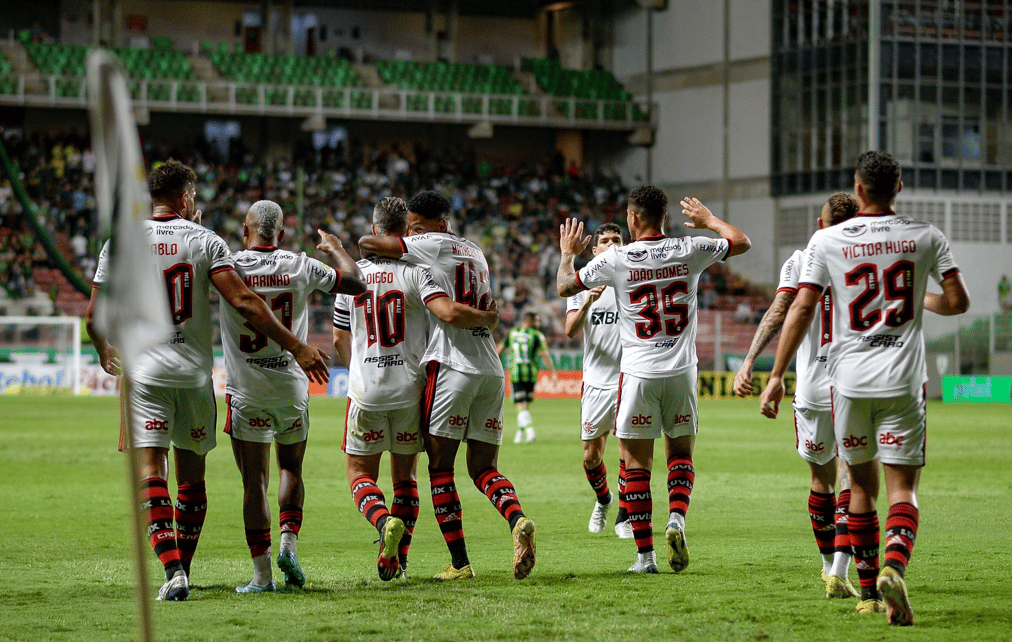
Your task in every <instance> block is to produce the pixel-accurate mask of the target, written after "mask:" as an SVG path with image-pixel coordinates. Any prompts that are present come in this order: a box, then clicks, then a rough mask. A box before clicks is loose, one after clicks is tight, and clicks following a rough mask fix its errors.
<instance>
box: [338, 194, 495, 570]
mask: <svg viewBox="0 0 1012 642" xmlns="http://www.w3.org/2000/svg"><path fill="white" fill-rule="evenodd" d="M407 213H408V210H407V205H406V204H405V203H404V201H403V200H402V199H400V198H393V197H391V198H384V199H383V200H381V201H380V202H379V203H377V204H376V207H375V208H374V209H373V219H372V231H373V234H376V235H379V236H381V237H389V238H394V239H400V238H401V237H402V236H404V234H405V233H407V227H408V223H407ZM359 267H360V268H361V269H362V272H363V273H364V274H365V280H366V283H367V284H368V285H367V286H366V288H367V289H366V291H365V292H364V293H362V294H360V295H359V296H357V297H351V296H339V297H337V299H336V300H335V301H334V348H335V349H336V350H337V353H338V355H339V356H340V357H341V359H342V360H343V361H344V362H345V364H346V365H347V366H348V370H349V372H350V377H349V378H350V388H349V390H348V407H347V413H346V415H345V428H344V443H343V445H342V447H343V449H344V452H345V467H346V469H347V472H348V481H349V482H350V484H351V492H352V497H353V498H354V500H355V504H356V506H358V509H359V511H361V512H362V515H363V516H364V517H365V518H366V519H367V520H369V523H370V524H372V525H373V527H374V528H376V530H377V531H379V534H380V553H379V558H378V559H377V561H376V568H377V571H378V573H379V576H380V579H382V580H384V581H389V580H391V579H393V578H394V577H395V576H396V575H397V574H398V573H400V574H402V575H403V576H404V577H407V563H408V549H409V547H410V545H411V537H412V534H413V532H414V528H415V521H416V520H417V519H418V482H417V478H416V476H415V470H416V468H417V464H418V453H420V452H421V451H422V438H421V435H420V434H419V433H420V430H419V421H420V419H421V407H420V403H419V401H420V400H421V396H422V385H423V383H424V382H425V372H424V369H423V366H422V353H423V352H424V351H425V344H426V323H427V315H426V313H425V310H426V308H428V310H429V311H431V312H432V313H433V314H434V315H435V316H436V318H437V319H439V320H440V321H442V322H444V323H448V324H451V325H453V326H455V327H457V328H464V329H468V330H469V329H470V328H480V327H487V328H489V330H494V329H495V326H496V324H497V323H498V322H499V314H498V312H497V311H496V307H495V304H494V302H493V303H492V306H491V308H490V309H489V310H487V311H481V310H476V309H475V308H472V307H468V306H466V305H463V304H460V303H457V302H456V301H451V300H450V298H449V297H448V295H447V294H446V292H445V291H444V290H443V289H442V288H440V287H439V286H438V285H436V284H435V282H434V281H433V280H432V277H431V276H430V275H429V273H428V272H426V271H425V270H424V269H422V268H420V267H418V266H415V265H409V264H408V263H405V262H403V261H397V260H393V259H388V258H377V257H373V258H367V259H363V260H361V261H359ZM384 451H389V452H390V477H391V481H392V482H393V489H394V500H393V504H392V506H391V507H390V510H387V507H386V503H385V502H386V499H385V497H384V496H383V491H381V490H380V489H379V486H378V485H377V484H376V480H377V478H378V477H379V467H380V458H381V457H382V455H383V452H384Z"/></svg>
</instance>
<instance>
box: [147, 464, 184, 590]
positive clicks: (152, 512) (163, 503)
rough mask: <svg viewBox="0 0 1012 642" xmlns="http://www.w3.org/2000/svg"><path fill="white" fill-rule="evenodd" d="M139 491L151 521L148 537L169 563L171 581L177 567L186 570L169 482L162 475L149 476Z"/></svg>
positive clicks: (159, 553)
mask: <svg viewBox="0 0 1012 642" xmlns="http://www.w3.org/2000/svg"><path fill="white" fill-rule="evenodd" d="M139 495H140V501H141V519H142V521H144V522H146V523H147V529H146V530H147V532H148V541H149V542H151V548H153V549H154V550H155V555H157V556H158V560H159V561H160V562H161V563H162V565H163V566H164V567H165V579H166V581H168V580H170V579H172V576H173V575H174V574H175V572H176V571H181V570H183V564H182V562H180V561H179V549H178V548H177V547H176V532H175V530H174V529H173V527H172V499H171V498H170V497H169V484H168V482H166V481H165V480H164V479H161V478H160V477H149V478H147V479H145V480H144V481H143V482H141V489H140V493H139Z"/></svg>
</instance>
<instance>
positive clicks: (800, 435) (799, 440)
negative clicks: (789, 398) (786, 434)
mask: <svg viewBox="0 0 1012 642" xmlns="http://www.w3.org/2000/svg"><path fill="white" fill-rule="evenodd" d="M794 441H795V446H797V449H798V454H799V455H801V457H802V458H804V459H805V460H806V461H809V462H811V463H813V464H816V465H819V466H823V465H825V464H828V463H829V462H830V461H831V460H832V459H833V457H835V456H836V436H835V435H834V434H833V411H832V409H830V408H806V407H804V406H799V405H797V404H794Z"/></svg>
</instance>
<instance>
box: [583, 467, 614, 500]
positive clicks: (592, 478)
mask: <svg viewBox="0 0 1012 642" xmlns="http://www.w3.org/2000/svg"><path fill="white" fill-rule="evenodd" d="M583 472H584V473H586V475H587V481H588V482H590V487H591V488H593V489H594V494H595V495H597V503H599V504H608V503H610V502H611V497H609V495H611V489H609V488H608V468H607V467H606V466H605V465H604V462H603V461H602V462H601V463H600V464H598V465H597V466H596V467H595V468H587V464H586V463H584V464H583Z"/></svg>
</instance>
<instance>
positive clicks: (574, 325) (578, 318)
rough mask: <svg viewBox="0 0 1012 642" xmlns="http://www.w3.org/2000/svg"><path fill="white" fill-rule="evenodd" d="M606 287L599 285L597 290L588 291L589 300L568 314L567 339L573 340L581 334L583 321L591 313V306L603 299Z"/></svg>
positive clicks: (585, 300)
mask: <svg viewBox="0 0 1012 642" xmlns="http://www.w3.org/2000/svg"><path fill="white" fill-rule="evenodd" d="M605 287H606V286H604V285H599V286H597V287H596V288H591V289H589V290H587V298H586V299H584V300H583V305H581V306H580V309H579V310H570V311H569V312H567V313H566V336H567V337H569V338H570V339H572V338H573V337H575V336H576V335H578V334H579V333H580V328H582V327H583V321H584V319H586V318H587V314H589V313H590V306H592V305H594V302H595V301H597V300H598V299H599V298H601V293H602V292H604V288H605Z"/></svg>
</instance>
